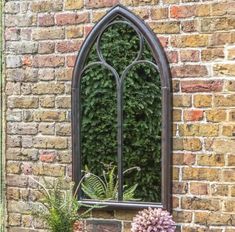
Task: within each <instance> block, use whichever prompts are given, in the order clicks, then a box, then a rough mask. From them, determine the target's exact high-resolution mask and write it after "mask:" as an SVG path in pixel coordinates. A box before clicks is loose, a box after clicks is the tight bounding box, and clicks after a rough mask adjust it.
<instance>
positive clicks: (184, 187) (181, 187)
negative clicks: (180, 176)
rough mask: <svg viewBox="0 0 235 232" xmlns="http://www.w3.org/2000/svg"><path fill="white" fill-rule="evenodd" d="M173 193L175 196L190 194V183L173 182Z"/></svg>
mask: <svg viewBox="0 0 235 232" xmlns="http://www.w3.org/2000/svg"><path fill="white" fill-rule="evenodd" d="M172 192H173V194H186V193H187V192H188V183H187V182H176V181H173V186H172Z"/></svg>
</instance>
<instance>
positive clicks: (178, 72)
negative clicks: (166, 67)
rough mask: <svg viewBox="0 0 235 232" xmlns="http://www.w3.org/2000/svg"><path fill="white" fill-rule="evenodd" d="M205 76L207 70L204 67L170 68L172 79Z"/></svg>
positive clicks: (185, 66)
mask: <svg viewBox="0 0 235 232" xmlns="http://www.w3.org/2000/svg"><path fill="white" fill-rule="evenodd" d="M207 74H208V72H207V68H206V66H204V65H183V66H177V67H173V68H172V76H173V77H182V78H186V77H204V76H207Z"/></svg>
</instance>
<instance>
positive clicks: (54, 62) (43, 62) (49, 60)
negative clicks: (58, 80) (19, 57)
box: [33, 55, 65, 68]
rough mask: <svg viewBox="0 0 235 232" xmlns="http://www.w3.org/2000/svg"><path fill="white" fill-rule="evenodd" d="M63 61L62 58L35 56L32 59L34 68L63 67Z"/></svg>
mask: <svg viewBox="0 0 235 232" xmlns="http://www.w3.org/2000/svg"><path fill="white" fill-rule="evenodd" d="M64 62H65V59H64V57H62V56H56V55H55V56H53V55H50V56H44V55H40V56H38V55H37V56H35V57H34V59H33V66H34V67H49V68H51V67H61V66H64Z"/></svg>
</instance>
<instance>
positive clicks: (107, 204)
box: [79, 200, 163, 210]
mask: <svg viewBox="0 0 235 232" xmlns="http://www.w3.org/2000/svg"><path fill="white" fill-rule="evenodd" d="M79 203H81V204H84V205H99V206H101V207H102V206H103V207H104V208H102V209H107V210H114V209H137V210H138V209H144V208H148V207H151V208H163V205H162V204H161V203H151V202H149V203H148V202H146V203H141V202H125V201H97V200H81V201H79Z"/></svg>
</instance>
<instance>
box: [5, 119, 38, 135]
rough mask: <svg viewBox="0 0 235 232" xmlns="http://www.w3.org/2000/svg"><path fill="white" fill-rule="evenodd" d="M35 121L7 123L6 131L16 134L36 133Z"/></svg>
mask: <svg viewBox="0 0 235 232" xmlns="http://www.w3.org/2000/svg"><path fill="white" fill-rule="evenodd" d="M37 132H38V131H37V124H36V123H15V122H14V123H8V124H7V133H8V134H18V135H35V134H37Z"/></svg>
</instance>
